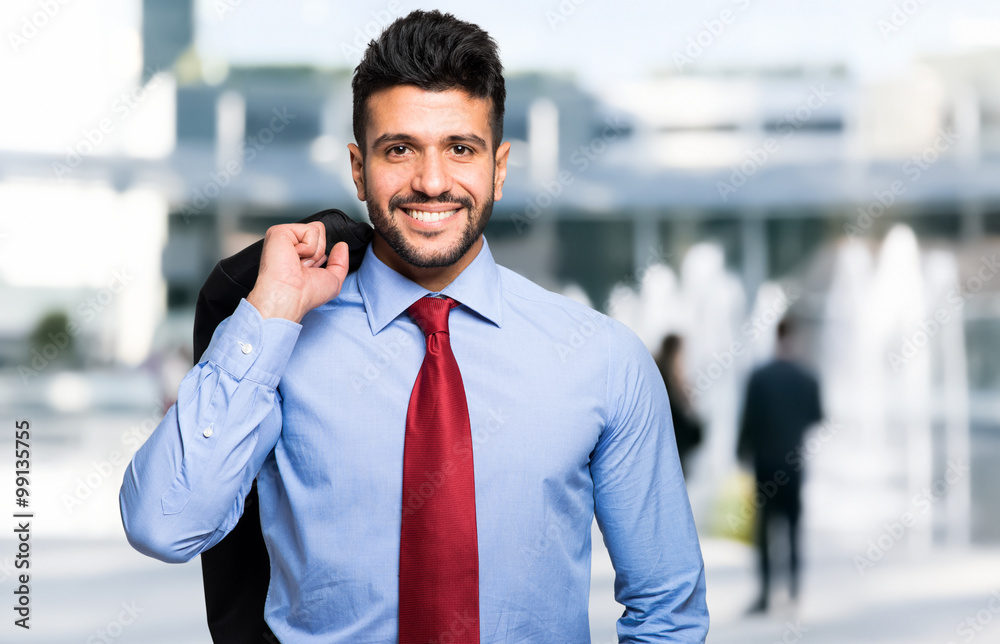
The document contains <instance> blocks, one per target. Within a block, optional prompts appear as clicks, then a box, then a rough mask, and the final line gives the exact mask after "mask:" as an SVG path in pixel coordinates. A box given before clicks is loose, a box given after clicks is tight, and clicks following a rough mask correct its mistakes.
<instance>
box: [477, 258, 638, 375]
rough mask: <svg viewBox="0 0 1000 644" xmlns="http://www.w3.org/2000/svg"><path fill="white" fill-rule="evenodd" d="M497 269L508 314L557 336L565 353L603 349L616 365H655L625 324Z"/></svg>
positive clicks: (501, 269) (503, 269)
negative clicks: (624, 362)
mask: <svg viewBox="0 0 1000 644" xmlns="http://www.w3.org/2000/svg"><path fill="white" fill-rule="evenodd" d="M497 268H498V269H499V272H500V288H501V289H502V291H503V296H504V300H505V302H506V303H507V304H508V307H507V312H509V313H510V314H512V315H517V316H523V317H526V318H529V317H530V319H531V320H532V322H533V326H535V327H541V328H543V329H544V330H545V331H547V332H549V333H551V334H553V335H554V336H555V337H554V338H553V339H554V340H555V341H557V342H560V341H561V342H562V343H563V344H564V350H565V349H566V348H568V349H570V350H573V351H574V352H576V351H577V350H581V351H582V350H584V349H590V350H600V351H601V353H602V354H604V356H606V357H607V359H608V360H609V361H610V362H612V363H616V362H621V361H627V362H630V361H635V360H641V361H646V360H648V361H649V362H650V364H652V363H653V360H652V355H651V354H650V352H649V350H648V349H647V348H646V346H645V345H644V344H643V343H642V340H640V339H639V337H638V336H637V335H636V334H635V332H634V331H632V329H630V328H629V327H628V326H626V325H625V324H623V323H622V322H619V321H618V320H615V319H614V318H612V317H610V316H608V315H605V314H604V313H601V312H600V311H597V310H595V309H593V308H591V307H589V306H587V305H586V304H582V303H580V302H577V301H576V300H573V299H571V298H568V297H566V296H565V295H561V294H559V293H554V292H552V291H550V290H548V289H546V288H543V287H541V286H539V285H538V284H535V283H534V282H532V281H531V280H529V279H528V278H526V277H524V276H522V275H519V274H518V273H515V272H514V271H512V270H510V269H508V268H506V267H504V266H499V265H498V266H497ZM505 314H507V313H506V312H505ZM592 340H597V342H592ZM654 366H655V365H654Z"/></svg>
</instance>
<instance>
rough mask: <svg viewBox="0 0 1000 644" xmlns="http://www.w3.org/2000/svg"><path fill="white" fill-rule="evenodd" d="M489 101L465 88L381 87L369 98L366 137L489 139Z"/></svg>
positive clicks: (430, 139) (429, 139) (370, 138)
mask: <svg viewBox="0 0 1000 644" xmlns="http://www.w3.org/2000/svg"><path fill="white" fill-rule="evenodd" d="M489 132H490V100H489V99H488V98H476V97H473V96H471V95H469V93H468V92H466V91H465V90H462V89H447V90H444V91H440V92H430V91H427V90H423V89H420V88H419V87H416V86H414V85H396V86H394V87H388V88H386V89H383V90H379V91H378V92H375V93H374V94H372V95H371V97H369V99H368V127H367V133H366V134H367V140H368V141H374V140H375V139H376V138H377V137H379V136H381V135H383V134H387V133H393V134H406V135H408V136H411V137H413V138H415V139H425V140H428V141H432V140H438V139H441V138H443V137H447V136H450V135H453V134H476V135H478V136H480V137H481V138H482V139H484V140H490V138H489V137H490V134H489Z"/></svg>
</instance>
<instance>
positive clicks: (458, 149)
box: [452, 145, 472, 157]
mask: <svg viewBox="0 0 1000 644" xmlns="http://www.w3.org/2000/svg"><path fill="white" fill-rule="evenodd" d="M452 151H453V152H454V153H455V154H457V155H458V156H460V157H464V156H468V155H470V154H472V148H470V147H469V146H467V145H456V146H455V147H453V148H452Z"/></svg>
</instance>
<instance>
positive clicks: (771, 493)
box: [737, 316, 822, 613]
mask: <svg viewBox="0 0 1000 644" xmlns="http://www.w3.org/2000/svg"><path fill="white" fill-rule="evenodd" d="M793 335H794V326H793V320H792V319H791V318H790V317H788V316H786V317H785V318H784V319H783V320H782V321H781V322H780V323H779V324H778V346H777V350H776V355H775V358H774V360H772V361H771V362H769V363H768V364H766V365H764V366H762V367H760V368H758V369H757V370H755V371H754V372H753V374H752V375H751V376H750V382H749V384H748V385H747V392H746V400H745V403H744V406H743V418H742V421H741V423H740V435H739V441H738V447H737V452H738V454H739V457H740V460H742V461H744V462H746V463H752V465H753V470H754V477H755V479H756V486H755V492H756V493H759V496H760V498H761V499H763V503H762V504H761V505H760V507H759V508H758V509H757V527H756V537H757V554H758V565H759V574H760V596H759V597H758V599H757V601H756V603H754V604H753V606H752V607H751V609H750V612H751V613H762V612H766V611H767V608H768V601H769V595H770V590H771V557H770V552H769V548H770V539H769V538H768V536H769V535H768V532H769V529H770V527H771V526H772V525H773V524H774V523H776V521H775V519H784V520H785V522H786V523H787V526H788V553H787V555H786V556H787V557H788V561H789V575H790V580H789V593H790V594H791V597H792V599H793V600H794V599H797V598H798V593H799V571H800V566H799V519H800V518H801V516H802V479H803V467H802V460H801V459H795V458H789V457H790V456H793V455H794V454H795V453H796V450H797V449H798V448H800V447H801V445H802V438H803V435H804V434H805V433H806V431H807V430H808V429H809V428H810V427H811V426H812V425H813V424H814V423H816V422H818V421H819V420H820V419H821V418H822V410H821V406H820V397H819V383H818V382H817V380H816V378H815V377H814V376H813V375H812V374H811V373H810V372H809V371H808V370H807V369H806V368H805V367H803V366H801V365H799V364H798V363H796V362H795V361H794V359H793V351H792V342H791V340H792V337H793ZM793 464H794V465H793Z"/></svg>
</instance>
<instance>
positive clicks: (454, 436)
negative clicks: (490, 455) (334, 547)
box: [399, 297, 479, 644]
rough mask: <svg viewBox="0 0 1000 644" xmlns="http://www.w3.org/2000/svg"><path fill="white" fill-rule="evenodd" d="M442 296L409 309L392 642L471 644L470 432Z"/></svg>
mask: <svg viewBox="0 0 1000 644" xmlns="http://www.w3.org/2000/svg"><path fill="white" fill-rule="evenodd" d="M456 306H458V302H456V301H454V300H452V299H450V298H436V297H423V298H421V299H419V300H417V301H416V302H414V303H413V305H412V306H410V308H409V313H410V317H412V318H413V321H414V322H416V323H417V326H419V327H420V329H421V330H422V331H423V332H424V335H425V336H426V337H427V353H426V354H425V355H424V362H423V364H422V365H420V372H419V373H417V380H416V382H415V383H414V384H413V393H412V394H411V395H410V406H409V408H408V409H407V412H406V439H405V443H404V446H403V521H402V528H401V531H400V541H399V644H432V643H433V644H479V547H478V544H477V542H476V486H475V477H474V472H473V462H472V432H471V429H470V425H469V408H468V405H467V403H466V401H465V387H464V386H463V385H462V374H461V372H460V371H459V370H458V363H457V362H455V355H454V354H453V353H452V352H451V342H450V340H449V337H448V314H449V313H450V312H451V309H452V308H454V307H456Z"/></svg>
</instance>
